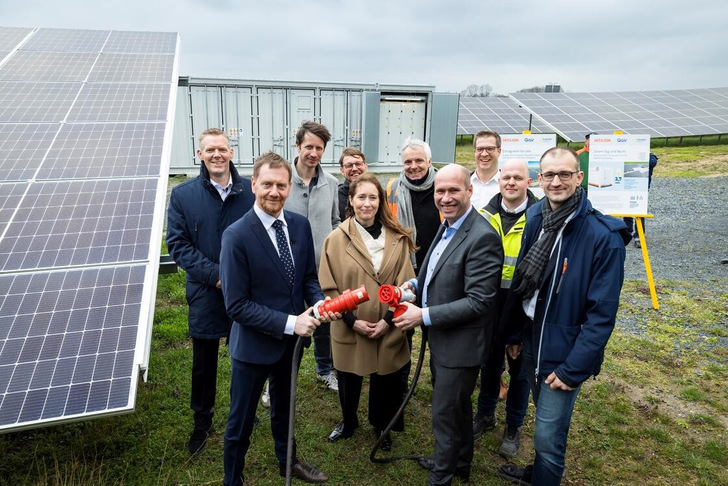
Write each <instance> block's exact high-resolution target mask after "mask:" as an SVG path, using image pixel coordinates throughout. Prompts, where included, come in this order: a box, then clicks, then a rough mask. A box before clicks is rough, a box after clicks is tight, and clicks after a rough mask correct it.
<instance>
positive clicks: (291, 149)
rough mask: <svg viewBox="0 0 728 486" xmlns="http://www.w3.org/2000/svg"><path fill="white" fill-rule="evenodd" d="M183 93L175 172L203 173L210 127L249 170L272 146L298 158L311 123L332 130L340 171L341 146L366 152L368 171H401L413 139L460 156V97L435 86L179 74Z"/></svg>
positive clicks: (334, 166)
mask: <svg viewBox="0 0 728 486" xmlns="http://www.w3.org/2000/svg"><path fill="white" fill-rule="evenodd" d="M177 90H178V92H177V110H176V112H175V113H176V114H175V124H174V135H173V142H172V161H171V164H170V165H171V167H170V172H171V173H172V174H196V173H197V172H198V171H199V164H200V161H199V159H197V157H196V155H195V150H196V148H197V138H198V137H199V136H200V133H202V132H203V131H204V130H205V129H207V128H209V127H217V128H220V129H222V130H225V131H226V132H227V133H228V135H229V137H230V141H231V144H232V146H233V148H234V149H235V158H234V162H235V165H236V166H237V167H238V168H239V169H240V170H241V172H243V173H248V174H249V173H250V172H251V171H252V168H253V162H254V160H255V158H256V157H258V156H259V155H260V154H262V153H265V152H267V151H269V150H272V151H274V152H276V153H278V154H280V155H282V156H283V157H285V158H286V159H287V160H289V161H291V162H292V161H293V159H294V158H295V157H296V147H295V145H296V130H297V129H298V127H299V126H300V125H301V123H302V122H303V121H305V120H314V121H316V122H319V123H322V124H324V125H326V127H327V128H328V129H329V131H330V132H331V141H330V142H329V143H328V145H327V146H326V151H325V152H324V158H323V160H322V165H323V166H324V167H325V168H326V169H327V170H329V171H331V172H338V168H339V156H340V155H341V151H342V150H343V149H344V148H345V147H349V146H352V147H358V148H359V149H361V150H362V152H364V154H365V155H366V157H367V161H368V162H369V168H370V170H372V171H377V172H391V171H397V170H399V168H400V167H401V160H400V155H399V150H400V146H401V144H402V142H403V141H404V140H405V139H406V138H407V137H415V138H420V139H424V140H426V141H427V142H428V143H429V144H430V146H431V147H432V158H433V160H434V161H435V162H438V163H450V162H453V161H454V159H455V137H456V132H457V114H458V100H459V98H458V95H457V94H453V93H436V92H434V86H415V85H412V86H405V85H379V84H364V83H361V84H360V83H318V82H316V83H314V82H297V81H291V82H288V81H251V80H233V79H216V78H189V77H181V78H180V79H179V85H178V88H177Z"/></svg>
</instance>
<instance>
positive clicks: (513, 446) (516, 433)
mask: <svg viewBox="0 0 728 486" xmlns="http://www.w3.org/2000/svg"><path fill="white" fill-rule="evenodd" d="M520 450H521V428H520V427H510V426H506V428H505V430H504V431H503V440H502V441H501V444H500V448H499V449H498V454H500V455H501V456H503V457H505V458H506V459H510V458H513V457H516V456H517V455H518V451H520Z"/></svg>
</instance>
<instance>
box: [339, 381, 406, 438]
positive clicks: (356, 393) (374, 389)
mask: <svg viewBox="0 0 728 486" xmlns="http://www.w3.org/2000/svg"><path fill="white" fill-rule="evenodd" d="M338 377H339V402H340V403H341V411H342V414H343V416H344V435H345V436H349V435H351V434H352V433H354V430H355V429H356V428H357V427H358V426H359V417H358V415H357V409H358V408H359V398H360V397H361V388H362V383H363V380H364V377H363V376H359V375H357V374H354V373H348V372H345V371H338ZM403 398H404V387H403V384H402V370H401V369H400V370H398V371H395V372H394V373H390V374H388V375H380V374H377V373H373V374H371V375H369V423H370V424H371V425H372V426H374V428H375V429H376V430H379V431H381V430H384V429H385V428H386V427H387V425H389V422H390V421H391V420H392V417H394V415H395V414H396V413H397V409H398V408H399V406H400V404H401V403H402V400H403ZM392 430H396V431H397V432H401V431H403V430H404V417H403V416H400V417H399V418H398V419H397V422H396V423H395V424H394V427H393V429H392Z"/></svg>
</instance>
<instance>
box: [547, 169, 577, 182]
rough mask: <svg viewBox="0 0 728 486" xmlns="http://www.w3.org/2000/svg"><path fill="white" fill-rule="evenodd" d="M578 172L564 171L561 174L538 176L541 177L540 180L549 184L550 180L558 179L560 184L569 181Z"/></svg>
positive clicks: (551, 173)
mask: <svg viewBox="0 0 728 486" xmlns="http://www.w3.org/2000/svg"><path fill="white" fill-rule="evenodd" d="M578 172H579V171H578V170H575V171H573V172H571V171H568V170H565V171H563V172H544V173H543V174H539V175H540V176H541V179H543V180H545V181H546V182H551V181H552V180H554V177H558V178H559V180H560V181H561V182H566V181H570V180H571V177H572V176H573V175H574V174H577V173H578Z"/></svg>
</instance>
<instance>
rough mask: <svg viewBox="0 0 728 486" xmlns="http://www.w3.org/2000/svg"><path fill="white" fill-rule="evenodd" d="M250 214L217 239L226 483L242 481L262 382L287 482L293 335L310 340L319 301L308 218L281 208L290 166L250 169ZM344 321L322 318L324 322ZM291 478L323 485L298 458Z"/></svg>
mask: <svg viewBox="0 0 728 486" xmlns="http://www.w3.org/2000/svg"><path fill="white" fill-rule="evenodd" d="M252 188H253V193H254V194H255V204H254V206H253V209H252V210H250V211H249V212H248V213H246V214H245V216H243V217H242V218H240V219H239V220H238V221H237V222H235V223H234V224H232V225H230V226H229V227H228V229H227V230H225V233H224V234H223V237H222V251H221V253H220V279H221V282H222V292H223V295H224V297H225V307H226V309H227V313H228V315H229V316H230V317H231V318H232V319H233V321H234V322H233V325H232V329H231V331H230V356H231V357H232V380H231V383H230V417H229V418H228V422H227V429H226V430H225V452H224V466H225V479H224V484H226V485H240V484H242V483H243V467H244V466H245V454H246V452H247V451H248V448H249V446H250V434H251V433H252V430H253V421H254V419H255V410H256V406H257V404H258V400H260V396H261V393H262V391H263V385H264V384H265V380H266V379H268V380H269V383H270V403H271V414H270V415H271V430H272V432H273V439H274V441H275V453H276V457H277V459H278V464H279V468H280V469H279V471H280V474H281V476H285V471H286V454H287V450H288V448H287V438H288V414H289V408H290V405H289V401H290V386H291V367H292V364H293V360H294V359H296V361H297V362H298V363H300V359H301V356H300V355H299V356H293V348H294V345H295V341H296V335H297V336H301V337H304V338H305V339H306V340H307V341H308V342H309V343H310V340H309V337H310V336H311V334H313V331H314V330H315V329H316V328H317V327H318V326H319V325H320V321H319V320H317V319H315V318H314V317H312V315H311V311H312V308H311V307H308V308H307V305H312V304H315V303H317V302H318V301H320V300H323V299H324V295H323V293H322V292H321V287H320V285H319V281H318V275H317V269H316V260H315V256H314V247H313V237H312V236H311V226H310V225H309V223H308V220H307V219H306V218H304V217H303V216H301V215H298V214H296V213H292V212H289V211H284V210H283V205H284V203H285V201H286V198H287V197H288V194H289V192H290V190H291V166H290V164H289V163H288V162H286V160H285V159H283V157H281V156H280V155H277V154H275V153H273V152H268V153H266V154H263V155H261V156H260V157H259V158H258V159H257V160H256V161H255V165H254V166H253V178H252ZM339 317H341V316H340V315H338V314H332V313H328V312H327V313H326V314H325V315H324V317H323V319H324V320H326V321H329V320H332V319H337V318H339ZM295 447H296V444H295V441H293V448H294V450H293V454H292V457H293V467H292V476H293V477H295V478H298V479H300V480H302V481H305V482H308V483H323V482H326V481H327V480H328V476H327V475H326V474H324V473H323V472H321V471H319V470H318V469H316V468H314V467H312V466H310V465H308V464H304V463H302V462H299V461H298V459H296V451H295Z"/></svg>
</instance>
